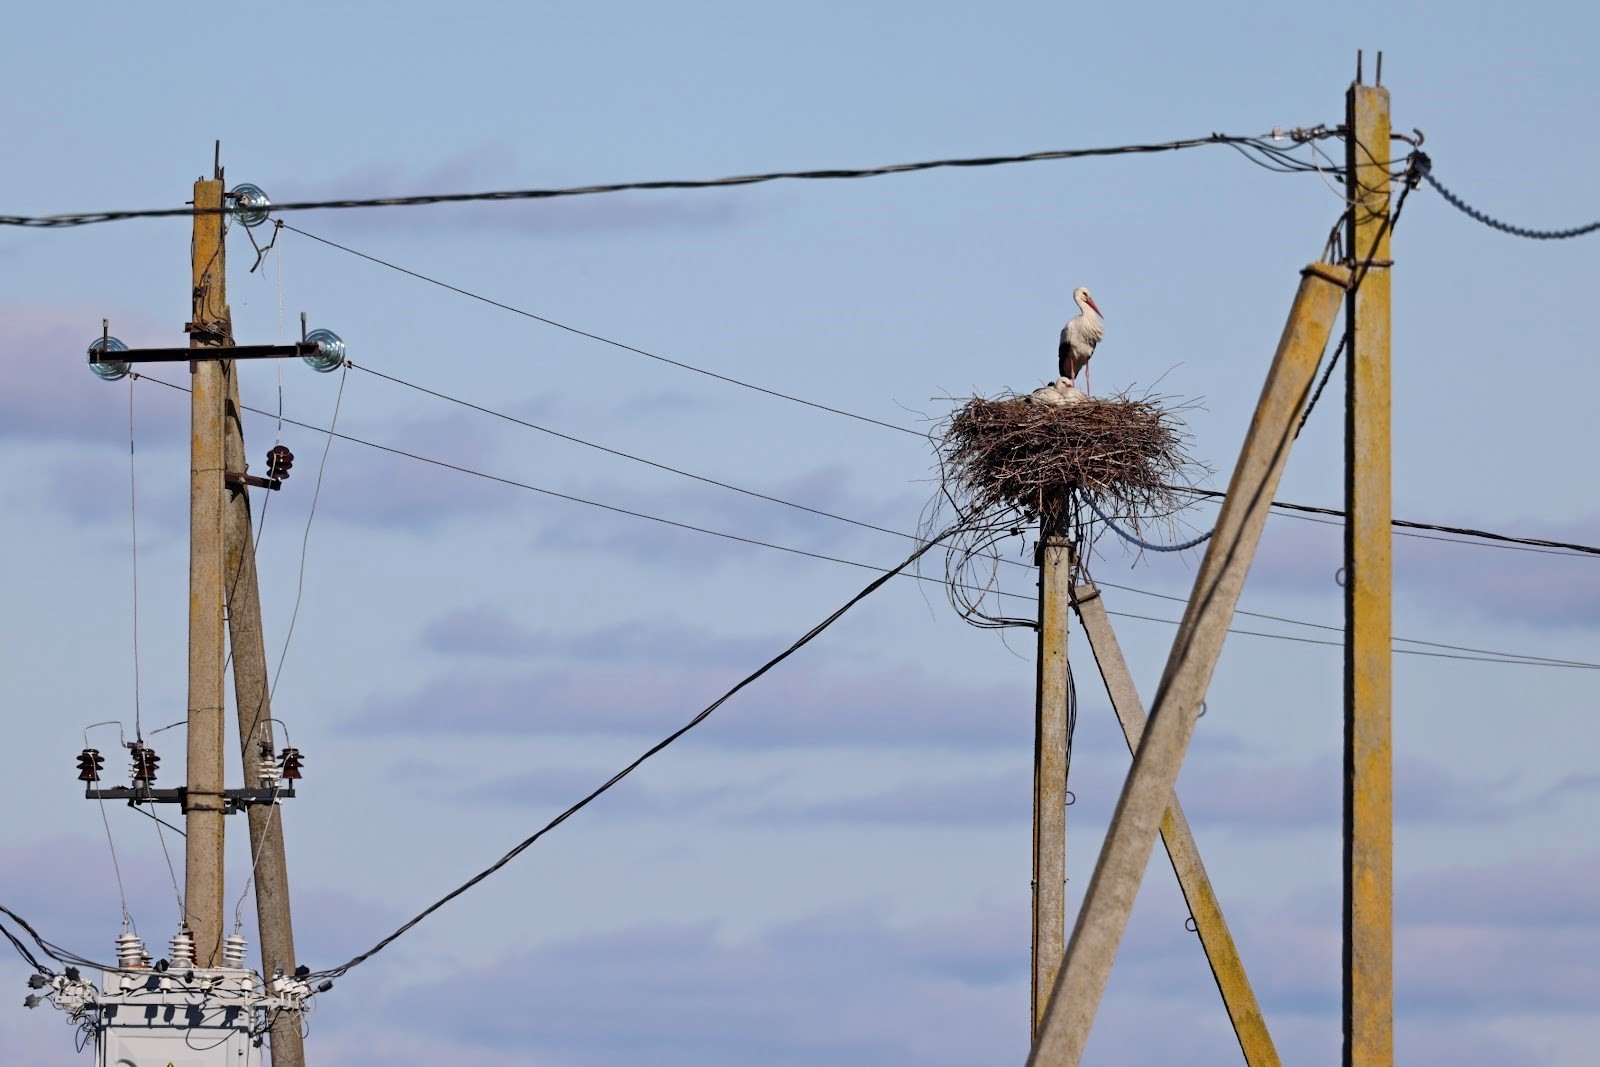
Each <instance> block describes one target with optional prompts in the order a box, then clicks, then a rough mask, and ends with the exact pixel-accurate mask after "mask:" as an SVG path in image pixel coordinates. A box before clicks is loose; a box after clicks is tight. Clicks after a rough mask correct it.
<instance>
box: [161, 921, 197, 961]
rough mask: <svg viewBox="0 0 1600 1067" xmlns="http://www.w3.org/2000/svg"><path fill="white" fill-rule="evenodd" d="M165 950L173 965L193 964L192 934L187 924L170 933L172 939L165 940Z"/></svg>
mask: <svg viewBox="0 0 1600 1067" xmlns="http://www.w3.org/2000/svg"><path fill="white" fill-rule="evenodd" d="M167 950H168V953H169V955H170V957H171V960H172V966H173V967H193V966H194V935H193V934H191V933H190V932H189V928H188V927H187V926H185V927H182V928H180V929H179V930H178V932H177V933H175V934H173V935H172V940H171V941H169V942H167Z"/></svg>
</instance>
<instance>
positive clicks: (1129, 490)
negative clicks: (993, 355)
mask: <svg viewBox="0 0 1600 1067" xmlns="http://www.w3.org/2000/svg"><path fill="white" fill-rule="evenodd" d="M1192 406H1193V405H1192V404H1187V403H1183V404H1174V403H1171V400H1170V398H1167V397H1158V396H1151V395H1146V396H1142V397H1137V398H1135V397H1131V396H1129V395H1127V394H1125V393H1124V394H1119V395H1116V396H1111V397H1101V398H1093V399H1090V398H1084V399H1082V400H1079V401H1077V402H1075V403H1067V404H1059V405H1052V404H1042V403H1037V402H1034V401H1032V400H1030V399H1029V398H1028V397H1025V396H1017V395H1009V396H1002V397H999V398H996V399H993V400H989V399H985V398H983V397H977V398H974V399H971V400H968V401H966V402H965V403H963V404H961V405H960V406H959V407H958V408H957V409H956V410H955V411H954V412H953V413H952V414H951V415H950V416H949V418H948V419H946V420H945V421H944V422H943V423H942V424H941V425H940V426H939V427H938V428H937V429H936V431H935V433H934V435H933V439H934V444H935V446H936V448H937V450H938V456H939V465H940V494H939V496H938V497H937V498H936V499H935V502H934V504H933V506H932V507H931V508H930V509H929V512H928V514H927V515H926V516H925V521H924V529H925V530H932V529H933V528H934V527H935V526H936V525H939V524H941V523H942V522H947V521H948V519H947V515H948V513H949V512H950V511H952V510H953V511H954V513H955V516H956V523H955V525H956V526H957V529H958V532H957V533H956V534H955V535H954V536H953V537H951V538H950V540H948V541H947V542H946V546H947V547H946V561H945V584H946V586H947V588H948V591H949V593H950V598H951V602H952V603H953V604H954V605H955V607H956V608H957V610H958V611H959V612H960V613H961V614H962V616H963V617H964V618H966V619H967V621H969V622H972V623H974V624H975V625H980V626H1012V625H1032V624H1033V620H1032V618H1022V617H1013V615H1014V610H1013V613H1012V614H1008V613H1007V612H1006V611H1005V609H1004V607H1003V606H1002V605H1003V602H998V601H997V598H1003V597H1008V596H1017V595H1018V594H1012V593H1007V592H1006V591H1005V590H1004V589H1003V588H1002V584H1003V583H1002V581H1001V578H1002V574H1001V571H1000V565H1001V563H1002V562H1005V560H1004V558H1003V553H1002V546H1003V545H1004V543H1005V542H1006V541H1007V539H1009V538H1015V537H1019V536H1021V534H1022V533H1023V530H1024V528H1025V527H1028V526H1031V525H1033V524H1036V523H1039V524H1042V525H1048V526H1050V527H1052V529H1053V532H1056V533H1059V534H1061V535H1064V536H1067V537H1069V538H1070V539H1071V540H1072V542H1073V543H1074V544H1075V545H1076V547H1077V549H1078V555H1077V558H1078V560H1079V561H1080V565H1081V564H1082V562H1084V561H1085V560H1086V559H1087V557H1088V555H1089V554H1090V552H1091V551H1092V549H1093V545H1094V542H1095V540H1096V538H1097V537H1098V536H1099V535H1100V534H1101V533H1103V532H1105V530H1106V529H1108V528H1110V527H1111V525H1112V524H1113V523H1115V524H1116V526H1117V527H1118V528H1120V529H1122V530H1124V531H1127V532H1131V533H1133V534H1134V535H1136V536H1138V537H1155V538H1163V539H1170V538H1172V537H1173V536H1175V535H1176V534H1177V532H1178V527H1179V523H1178V521H1177V518H1176V516H1177V514H1178V512H1179V511H1180V510H1181V509H1182V507H1183V505H1184V504H1185V503H1186V500H1185V495H1184V490H1185V489H1186V488H1188V487H1189V486H1191V485H1193V484H1194V483H1195V482H1196V481H1197V480H1198V478H1199V476H1200V475H1202V474H1205V473H1209V470H1208V468H1205V467H1204V466H1203V465H1201V464H1198V463H1196V462H1195V461H1194V460H1192V459H1190V457H1189V455H1188V453H1187V451H1186V449H1187V445H1188V442H1189V434H1188V431H1187V429H1186V428H1185V426H1184V424H1183V422H1182V419H1181V415H1182V413H1183V412H1184V411H1186V410H1188V409H1189V408H1190V407H1192ZM1018 547H1019V548H1020V547H1021V546H1020V544H1019V545H1018ZM1012 562H1024V561H1021V560H1016V561H1012ZM1019 599H1021V598H1020V597H1019ZM1030 599H1031V598H1030ZM1030 614H1031V613H1030Z"/></svg>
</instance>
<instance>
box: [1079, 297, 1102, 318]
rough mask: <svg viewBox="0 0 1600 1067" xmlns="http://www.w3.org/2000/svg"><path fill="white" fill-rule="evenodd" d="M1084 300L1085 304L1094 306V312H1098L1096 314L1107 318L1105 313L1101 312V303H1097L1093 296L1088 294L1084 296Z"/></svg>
mask: <svg viewBox="0 0 1600 1067" xmlns="http://www.w3.org/2000/svg"><path fill="white" fill-rule="evenodd" d="M1083 302H1084V303H1085V304H1088V305H1089V306H1090V307H1092V308H1094V313H1095V314H1096V315H1100V317H1101V318H1102V319H1103V318H1105V316H1104V315H1103V314H1101V312H1100V305H1099V304H1096V303H1095V302H1094V297H1091V296H1086V297H1084V298H1083Z"/></svg>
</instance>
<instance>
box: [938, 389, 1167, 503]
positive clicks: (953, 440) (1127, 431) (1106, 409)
mask: <svg viewBox="0 0 1600 1067" xmlns="http://www.w3.org/2000/svg"><path fill="white" fill-rule="evenodd" d="M1187 439H1188V434H1187V433H1186V432H1184V430H1183V429H1182V426H1181V424H1180V423H1179V422H1178V420H1177V419H1176V418H1175V417H1174V416H1173V414H1172V412H1171V411H1169V410H1168V409H1167V408H1164V407H1162V405H1161V404H1160V403H1158V402H1157V401H1156V400H1154V399H1149V398H1145V399H1140V400H1133V399H1129V398H1128V397H1125V396H1116V397H1111V398H1108V399H1089V398H1085V399H1083V400H1080V401H1078V402H1077V403H1071V404H1060V405H1050V404H1039V403H1034V402H1032V401H1030V399H1029V398H1027V397H1021V396H1008V397H1002V398H1000V399H998V400H985V399H984V398H982V397H978V398H976V399H973V400H969V401H967V403H966V404H964V405H963V406H962V407H961V408H959V409H958V410H957V411H956V412H955V414H953V415H952V416H951V417H950V420H949V422H948V423H947V424H946V425H945V427H944V428H943V434H942V437H941V440H940V442H939V451H940V454H941V457H942V460H943V464H944V482H945V486H946V488H947V489H949V490H950V491H951V492H952V494H953V495H954V496H955V497H956V498H957V499H958V500H960V501H962V503H963V505H964V508H963V510H965V511H967V512H969V513H970V512H976V513H980V514H987V513H989V512H991V511H993V510H994V509H996V508H1016V509H1019V510H1021V511H1022V512H1023V513H1024V514H1027V515H1029V516H1037V515H1052V514H1059V513H1061V512H1063V511H1065V510H1067V509H1068V507H1069V504H1070V501H1069V495H1070V494H1072V493H1074V492H1079V493H1086V494H1089V495H1090V496H1091V497H1093V498H1094V499H1095V500H1096V502H1097V503H1098V504H1099V506H1100V508H1101V509H1102V510H1104V511H1108V512H1113V511H1114V512H1116V513H1118V514H1120V515H1122V516H1125V517H1128V518H1130V519H1134V518H1140V517H1149V516H1153V515H1156V514H1160V515H1166V514H1170V513H1171V512H1172V510H1173V509H1174V506H1175V505H1176V503H1177V500H1176V498H1175V496H1174V492H1175V490H1176V489H1178V488H1181V487H1182V486H1183V485H1184V483H1186V482H1187V480H1188V471H1187V468H1188V467H1189V465H1190V464H1189V459H1188V457H1187V456H1186V455H1185V454H1184V443H1185V441H1186V440H1187Z"/></svg>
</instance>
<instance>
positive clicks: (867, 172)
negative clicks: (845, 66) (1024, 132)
mask: <svg viewBox="0 0 1600 1067" xmlns="http://www.w3.org/2000/svg"><path fill="white" fill-rule="evenodd" d="M1259 141H1262V138H1261V137H1236V136H1229V135H1227V134H1221V133H1213V134H1211V135H1210V136H1209V137H1191V138H1188V139H1186V140H1181V141H1163V142H1160V143H1157V144H1131V145H1115V146H1112V147H1107V148H1068V149H1057V150H1053V151H1046V152H1031V153H1029V154H1027V155H1021V156H975V157H968V158H963V159H935V160H927V161H924V162H920V163H894V164H890V165H888V166H882V167H867V168H863V169H859V170H842V169H829V170H791V171H773V172H771V173H767V174H745V175H739V176H736V177H731V178H712V179H701V180H668V181H647V182H621V183H618V184H614V185H580V186H573V187H569V188H565V189H512V190H506V191H503V192H488V193H440V194H433V195H426V196H384V197H366V198H358V199H345V200H305V201H298V202H294V203H287V204H273V205H272V211H274V212H281V211H309V210H313V209H319V208H358V207H414V206H417V205H420V204H459V203H467V202H475V201H505V200H550V199H554V198H557V197H568V196H592V195H595V194H597V193H622V192H636V191H643V190H662V189H716V188H726V187H731V186H739V185H757V184H760V183H762V182H772V181H779V180H782V179H796V180H813V181H814V180H831V179H840V178H876V177H880V176H883V175H888V174H909V173H912V172H914V171H921V170H935V169H938V168H944V167H998V166H1005V165H1008V164H1012V163H1043V162H1047V161H1052V160H1062V159H1085V158H1089V157H1093V156H1120V155H1148V154H1152V153H1157V152H1175V151H1178V150H1180V149H1185V148H1199V147H1201V146H1203V145H1213V144H1219V145H1228V144H1248V143H1254V142H1259ZM231 210H232V209H231V208H229V207H227V206H226V205H224V206H223V207H221V208H193V207H183V208H157V209H152V210H145V211H93V212H82V213H78V214H71V215H0V226H28V227H38V228H46V229H53V228H60V227H65V226H86V225H90V224H92V223H99V222H120V221H122V220H124V219H159V218H192V217H194V216H196V215H218V214H228V213H229V212H230V211H231Z"/></svg>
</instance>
